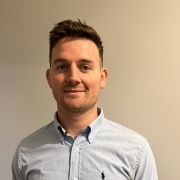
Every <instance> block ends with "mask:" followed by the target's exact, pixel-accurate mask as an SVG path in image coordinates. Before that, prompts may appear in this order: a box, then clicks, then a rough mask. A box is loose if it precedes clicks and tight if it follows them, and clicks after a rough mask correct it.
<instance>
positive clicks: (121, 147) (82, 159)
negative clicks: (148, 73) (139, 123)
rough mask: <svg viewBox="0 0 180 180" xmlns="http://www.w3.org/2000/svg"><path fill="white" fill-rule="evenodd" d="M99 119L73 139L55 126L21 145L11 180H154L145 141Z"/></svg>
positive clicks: (153, 168)
mask: <svg viewBox="0 0 180 180" xmlns="http://www.w3.org/2000/svg"><path fill="white" fill-rule="evenodd" d="M100 111H101V112H100V114H99V116H98V117H97V119H95V120H94V121H93V123H92V124H90V125H89V126H88V127H87V128H85V129H82V130H81V132H80V133H79V135H78V136H77V138H76V139H73V138H72V137H71V136H70V135H69V134H67V133H66V131H65V130H64V129H63V128H62V127H61V125H60V124H59V122H58V120H57V114H55V118H54V121H52V122H51V123H49V124H48V125H46V126H44V127H42V128H41V129H39V130H37V131H36V132H34V133H33V134H31V135H30V136H28V137H26V138H25V139H23V140H22V141H21V142H20V144H19V146H18V147H17V149H16V152H15V154H14V158H13V161H12V179H13V180H158V177H157V171H156V164H155V160H154V157H153V153H152V151H151V148H150V146H149V144H148V142H147V141H146V139H145V138H144V137H142V136H141V135H139V134H137V133H135V132H134V131H132V130H130V129H128V128H125V127H123V126H121V125H120V124H117V123H115V122H112V121H110V120H108V119H106V118H105V117H104V114H103V111H102V109H101V110H100Z"/></svg>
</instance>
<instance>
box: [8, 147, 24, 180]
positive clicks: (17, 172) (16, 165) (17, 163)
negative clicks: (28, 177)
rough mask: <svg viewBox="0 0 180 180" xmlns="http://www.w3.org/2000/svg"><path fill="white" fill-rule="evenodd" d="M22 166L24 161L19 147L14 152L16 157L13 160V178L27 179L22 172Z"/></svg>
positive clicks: (16, 179) (15, 179)
mask: <svg viewBox="0 0 180 180" xmlns="http://www.w3.org/2000/svg"><path fill="white" fill-rule="evenodd" d="M21 167H22V161H21V157H20V153H19V151H18V149H17V150H16V152H15V153H14V157H13V160H12V166H11V168H12V180H25V179H24V177H23V175H22V172H21Z"/></svg>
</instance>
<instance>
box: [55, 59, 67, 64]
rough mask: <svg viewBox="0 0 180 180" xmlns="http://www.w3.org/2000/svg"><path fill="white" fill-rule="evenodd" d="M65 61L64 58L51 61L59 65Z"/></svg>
mask: <svg viewBox="0 0 180 180" xmlns="http://www.w3.org/2000/svg"><path fill="white" fill-rule="evenodd" d="M67 61H68V60H67V59H64V58H57V59H55V60H54V61H53V64H59V63H63V62H67Z"/></svg>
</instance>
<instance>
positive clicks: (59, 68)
mask: <svg viewBox="0 0 180 180" xmlns="http://www.w3.org/2000/svg"><path fill="white" fill-rule="evenodd" d="M57 69H58V70H60V71H65V70H67V65H65V64H61V65H58V66H57Z"/></svg>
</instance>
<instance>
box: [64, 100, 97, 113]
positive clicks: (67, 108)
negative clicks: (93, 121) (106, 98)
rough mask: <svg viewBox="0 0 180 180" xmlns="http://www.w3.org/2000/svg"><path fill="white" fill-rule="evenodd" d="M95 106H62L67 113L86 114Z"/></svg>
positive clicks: (70, 104) (73, 104)
mask: <svg viewBox="0 0 180 180" xmlns="http://www.w3.org/2000/svg"><path fill="white" fill-rule="evenodd" d="M93 106H94V104H81V105H80V104H79V105H78V102H76V103H64V104H61V108H62V109H64V110H65V111H66V112H70V113H84V112H86V111H88V110H89V109H91V108H92V107H93Z"/></svg>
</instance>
